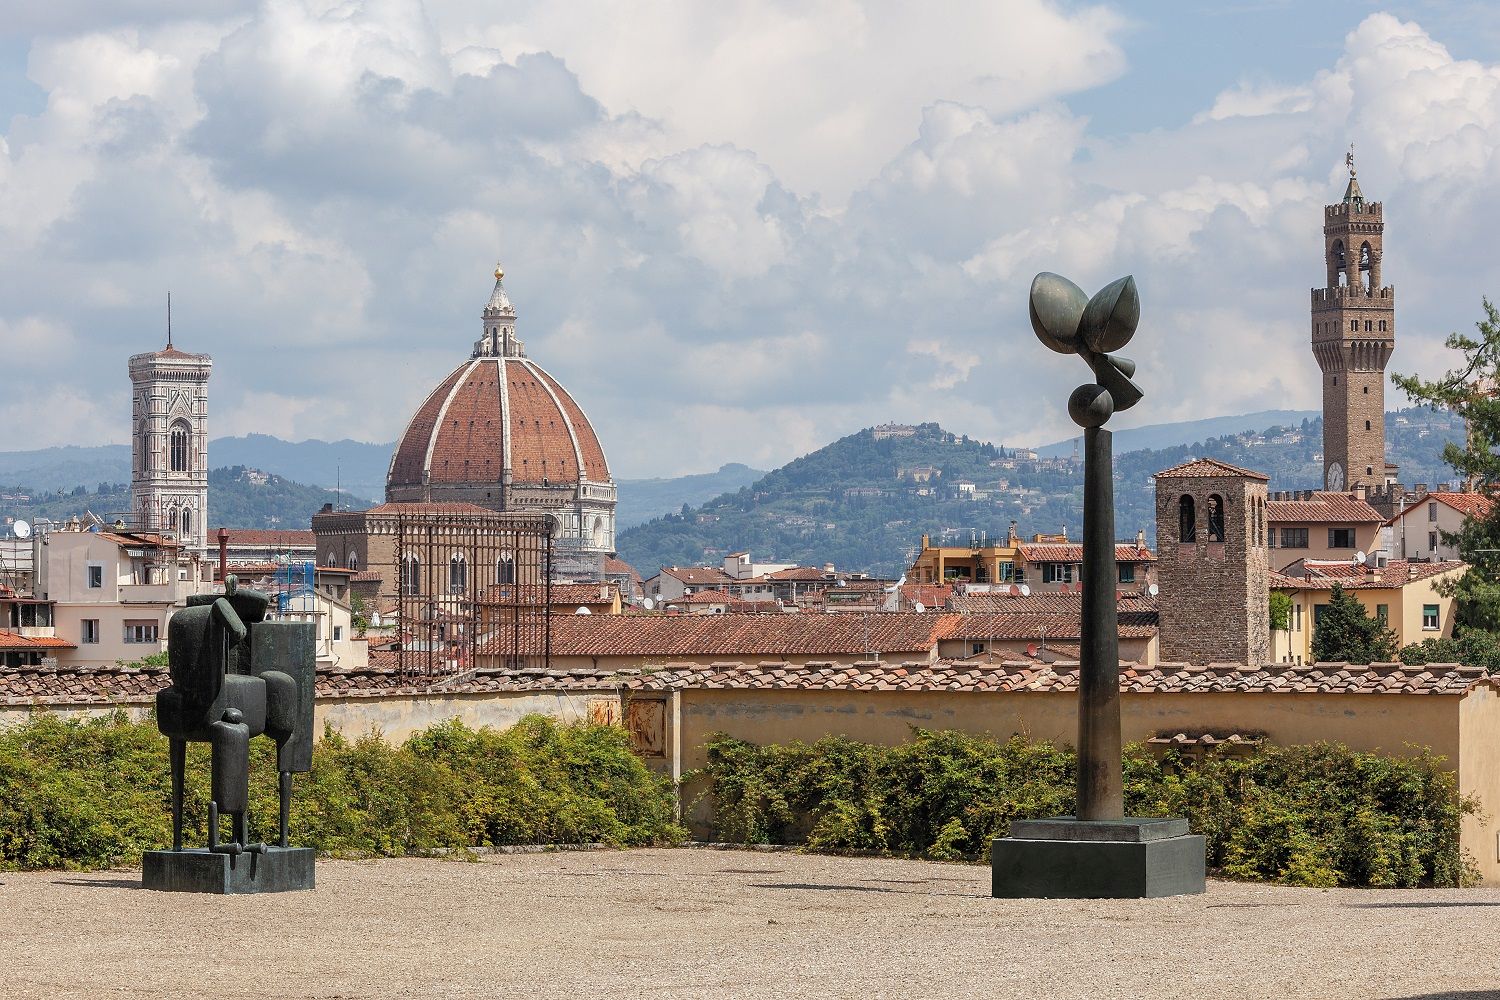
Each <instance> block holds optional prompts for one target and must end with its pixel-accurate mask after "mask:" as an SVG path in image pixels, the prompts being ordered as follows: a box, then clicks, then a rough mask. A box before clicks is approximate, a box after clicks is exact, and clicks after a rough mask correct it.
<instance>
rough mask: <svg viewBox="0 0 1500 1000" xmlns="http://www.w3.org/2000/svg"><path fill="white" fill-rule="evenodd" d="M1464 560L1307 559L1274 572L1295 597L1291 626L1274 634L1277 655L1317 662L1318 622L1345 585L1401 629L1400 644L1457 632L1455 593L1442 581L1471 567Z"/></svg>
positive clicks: (1368, 609)
mask: <svg viewBox="0 0 1500 1000" xmlns="http://www.w3.org/2000/svg"><path fill="white" fill-rule="evenodd" d="M1468 569H1469V567H1468V564H1467V563H1462V562H1437V563H1417V562H1406V561H1404V560H1397V561H1395V562H1392V563H1388V564H1386V565H1385V566H1378V567H1377V566H1368V565H1367V566H1353V565H1350V564H1349V563H1347V562H1319V561H1317V560H1303V561H1300V562H1298V563H1294V564H1293V565H1291V566H1288V567H1287V568H1286V570H1285V571H1284V572H1281V573H1273V574H1272V575H1271V588H1272V589H1273V590H1277V591H1280V592H1281V593H1283V594H1286V595H1288V596H1289V597H1290V598H1291V599H1292V609H1291V614H1290V616H1289V619H1288V622H1287V628H1286V629H1285V630H1280V629H1278V630H1274V631H1273V632H1272V633H1271V652H1272V656H1273V657H1274V658H1275V659H1276V660H1277V661H1279V662H1283V663H1311V662H1312V659H1313V656H1312V641H1313V627H1314V626H1315V625H1316V624H1317V621H1318V617H1319V616H1320V615H1321V614H1322V613H1323V612H1322V609H1323V608H1324V607H1325V606H1327V604H1328V601H1329V597H1330V594H1331V593H1332V591H1333V585H1334V584H1336V583H1337V584H1339V585H1340V586H1342V587H1343V588H1344V590H1345V591H1346V592H1347V593H1349V594H1351V595H1353V596H1354V597H1355V598H1356V599H1357V600H1358V601H1359V603H1360V604H1362V605H1363V606H1364V609H1365V613H1366V614H1369V615H1371V616H1373V617H1375V618H1379V619H1381V620H1383V621H1384V622H1385V623H1386V627H1387V628H1389V629H1390V630H1391V631H1392V632H1394V633H1396V642H1397V648H1400V647H1401V646H1405V645H1408V644H1410V643H1416V642H1422V641H1423V640H1426V639H1446V638H1450V637H1452V635H1453V598H1452V597H1450V596H1448V595H1445V594H1443V593H1441V592H1440V591H1439V588H1438V585H1439V584H1440V583H1441V582H1443V581H1445V580H1453V579H1457V578H1458V577H1460V576H1462V575H1463V574H1464V573H1466V572H1468Z"/></svg>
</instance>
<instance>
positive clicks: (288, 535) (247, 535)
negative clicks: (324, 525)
mask: <svg viewBox="0 0 1500 1000" xmlns="http://www.w3.org/2000/svg"><path fill="white" fill-rule="evenodd" d="M226 530H227V532H228V534H229V545H230V547H231V548H233V547H234V546H237V545H238V546H245V547H251V546H253V547H255V548H267V549H285V548H302V549H308V548H312V547H313V546H314V545H316V544H317V539H316V538H315V537H314V536H313V533H312V531H311V530H305V531H299V530H288V531H280V530H275V529H264V528H228V529H224V528H215V529H213V530H212V531H210V532H209V533H208V543H209V547H210V548H214V547H217V546H218V544H219V532H220V531H226Z"/></svg>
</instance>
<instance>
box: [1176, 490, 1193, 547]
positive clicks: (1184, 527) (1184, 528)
mask: <svg viewBox="0 0 1500 1000" xmlns="http://www.w3.org/2000/svg"><path fill="white" fill-rule="evenodd" d="M1177 540H1178V541H1182V542H1195V541H1197V540H1198V510H1197V507H1196V505H1195V504H1194V503H1193V498H1192V496H1191V495H1190V494H1187V493H1184V494H1183V495H1182V496H1181V497H1180V498H1179V499H1178V501H1177Z"/></svg>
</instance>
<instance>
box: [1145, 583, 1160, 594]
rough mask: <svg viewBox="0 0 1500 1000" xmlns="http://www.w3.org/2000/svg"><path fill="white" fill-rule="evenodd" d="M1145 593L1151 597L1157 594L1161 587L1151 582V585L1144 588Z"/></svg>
mask: <svg viewBox="0 0 1500 1000" xmlns="http://www.w3.org/2000/svg"><path fill="white" fill-rule="evenodd" d="M1146 593H1148V594H1150V595H1151V596H1152V597H1155V596H1156V595H1157V594H1160V593H1161V588H1160V587H1158V586H1157V585H1156V584H1154V583H1153V584H1152V585H1151V586H1149V587H1147V588H1146Z"/></svg>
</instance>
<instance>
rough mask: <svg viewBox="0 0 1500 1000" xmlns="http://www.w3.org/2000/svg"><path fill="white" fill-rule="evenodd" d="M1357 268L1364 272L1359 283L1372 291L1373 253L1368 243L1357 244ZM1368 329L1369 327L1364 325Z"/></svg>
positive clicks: (1373, 282)
mask: <svg viewBox="0 0 1500 1000" xmlns="http://www.w3.org/2000/svg"><path fill="white" fill-rule="evenodd" d="M1359 269H1360V270H1361V271H1363V272H1364V275H1363V280H1361V281H1360V285H1361V286H1362V287H1363V288H1364V290H1365V291H1366V292H1367V293H1368V292H1372V291H1374V290H1375V255H1374V254H1373V253H1372V252H1371V251H1370V244H1368V243H1361V244H1360V245H1359ZM1366 329H1369V327H1366Z"/></svg>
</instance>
